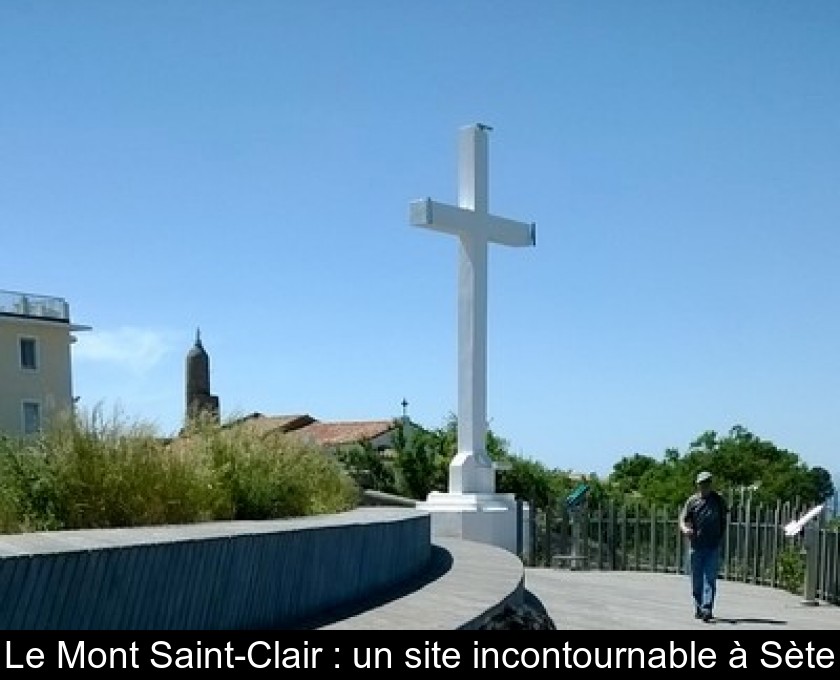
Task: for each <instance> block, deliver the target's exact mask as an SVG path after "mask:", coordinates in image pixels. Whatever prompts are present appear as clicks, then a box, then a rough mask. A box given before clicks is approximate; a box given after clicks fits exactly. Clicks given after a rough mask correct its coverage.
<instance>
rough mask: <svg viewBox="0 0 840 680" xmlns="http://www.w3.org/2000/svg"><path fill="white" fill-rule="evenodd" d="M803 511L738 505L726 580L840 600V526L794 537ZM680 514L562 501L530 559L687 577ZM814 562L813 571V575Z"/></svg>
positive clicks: (542, 520)
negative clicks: (571, 506)
mask: <svg viewBox="0 0 840 680" xmlns="http://www.w3.org/2000/svg"><path fill="white" fill-rule="evenodd" d="M803 510H804V509H803V508H801V507H795V506H794V505H793V504H786V503H785V504H783V503H777V504H776V505H775V506H765V505H751V504H750V503H745V504H738V505H736V506H735V507H733V508H731V509H730V516H729V522H728V527H727V531H726V536H725V538H724V541H723V552H722V554H721V566H720V576H721V578H724V579H727V580H732V581H742V582H745V583H752V584H755V585H764V586H770V587H774V588H783V589H785V590H789V591H790V592H794V593H797V594H800V595H805V597H806V599H813V598H816V599H819V600H824V601H826V602H831V603H834V604H837V603H840V528H838V527H837V526H835V527H834V528H826V527H825V526H824V525H823V521H822V519H821V518H817V519H815V520H814V521H813V522H812V523H810V524H809V525H808V526H807V527H806V529H805V531H803V532H801V533H799V534H797V535H796V536H793V537H788V536H787V535H786V534H785V531H784V527H785V526H786V525H787V524H788V523H789V522H790V521H792V520H795V519H798V518H799V517H800V516H801V515H802V513H803ZM679 511H680V509H679V508H668V507H663V506H655V505H654V506H651V505H646V504H643V503H631V504H623V505H619V504H615V503H605V504H603V505H592V506H587V505H584V506H583V507H582V508H580V510H578V511H573V512H571V513H570V512H569V511H567V510H566V508H565V506H564V505H559V506H557V508H555V509H553V511H549V512H546V511H542V512H538V513H537V514H536V517H535V520H534V522H533V524H532V530H533V532H534V533H533V534H532V535H535V539H536V540H534V541H533V542H532V547H531V555H530V559H529V561H530V562H531V564H534V565H535V566H558V565H560V564H564V563H568V564H569V566H570V568H573V569H574V568H577V569H599V570H616V571H652V572H663V573H683V574H687V573H688V560H689V546H688V540H687V539H686V538H685V537H684V536H683V535H682V533H681V532H680V530H679ZM809 532H811V533H809ZM809 537H810V539H811V541H810V542H809V541H808V539H809ZM806 547H807V548H808V550H807V551H806ZM806 558H807V561H806ZM808 566H810V567H811V570H812V571H811V575H810V577H809V578H806V573H807V571H808V569H807V567H808Z"/></svg>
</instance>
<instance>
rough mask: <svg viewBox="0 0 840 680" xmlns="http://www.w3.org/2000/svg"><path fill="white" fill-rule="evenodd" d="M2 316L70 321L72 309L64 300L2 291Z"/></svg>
mask: <svg viewBox="0 0 840 680" xmlns="http://www.w3.org/2000/svg"><path fill="white" fill-rule="evenodd" d="M0 314H15V315H17V316H27V317H32V318H36V319H52V320H55V321H68V322H69V321H70V308H69V306H68V304H67V302H66V301H65V300H64V298H59V297H48V296H46V295H32V294H30V293H19V292H16V291H11V290H0Z"/></svg>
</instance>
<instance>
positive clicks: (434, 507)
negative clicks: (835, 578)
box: [416, 491, 527, 555]
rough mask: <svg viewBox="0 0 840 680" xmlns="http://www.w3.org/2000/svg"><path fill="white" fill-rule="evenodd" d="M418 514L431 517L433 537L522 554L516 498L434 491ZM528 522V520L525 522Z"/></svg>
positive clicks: (511, 496)
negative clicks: (474, 542)
mask: <svg viewBox="0 0 840 680" xmlns="http://www.w3.org/2000/svg"><path fill="white" fill-rule="evenodd" d="M416 507H417V509H418V510H424V511H426V512H429V513H430V514H431V520H432V536H433V537H436V536H441V537H446V538H461V539H465V540H468V541H476V542H478V543H487V544H490V545H495V546H498V547H499V548H503V549H505V550H508V551H510V552H512V553H513V554H515V555H518V554H519V550H518V549H517V548H518V547H520V546H517V543H518V542H519V541H518V538H519V531H520V527H519V526H518V525H519V521H521V520H519V521H518V517H517V515H518V513H517V509H516V498H515V496H514V495H513V494H498V493H491V494H478V493H476V494H471V493H462V494H457V493H441V492H439V491H433V492H432V493H430V494H429V496H428V498H427V499H426V502H425V503H418V504H417V506H416ZM526 519H527V518H526Z"/></svg>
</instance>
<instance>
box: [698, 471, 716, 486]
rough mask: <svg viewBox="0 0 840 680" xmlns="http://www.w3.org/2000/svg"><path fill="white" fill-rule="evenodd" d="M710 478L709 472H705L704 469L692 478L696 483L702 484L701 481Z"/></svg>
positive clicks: (706, 480)
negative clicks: (695, 477)
mask: <svg viewBox="0 0 840 680" xmlns="http://www.w3.org/2000/svg"><path fill="white" fill-rule="evenodd" d="M711 478H712V473H711V472H706V471H705V470H704V471H703V472H701V473H700V474H699V475H697V479H695V480H694V482H695V483H696V484H702V483H703V482H708V481H709V480H710V479H711Z"/></svg>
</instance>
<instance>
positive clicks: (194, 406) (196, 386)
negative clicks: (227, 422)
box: [186, 329, 219, 423]
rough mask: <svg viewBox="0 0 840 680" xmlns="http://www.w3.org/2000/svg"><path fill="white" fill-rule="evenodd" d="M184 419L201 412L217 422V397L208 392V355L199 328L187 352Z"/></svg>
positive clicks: (188, 420)
mask: <svg viewBox="0 0 840 680" xmlns="http://www.w3.org/2000/svg"><path fill="white" fill-rule="evenodd" d="M186 383H187V394H186V421H187V423H189V422H190V421H192V420H193V419H195V418H196V417H198V416H199V415H201V414H206V415H209V416H210V418H211V419H212V420H213V422H216V423H218V422H219V398H218V397H217V396H214V395H212V394H210V357H209V356H208V355H207V351H206V350H205V349H204V345H202V344H201V330H200V329H196V331H195V344H194V345H193V347H192V349H191V350H190V351H189V352H188V353H187V380H186Z"/></svg>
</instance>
